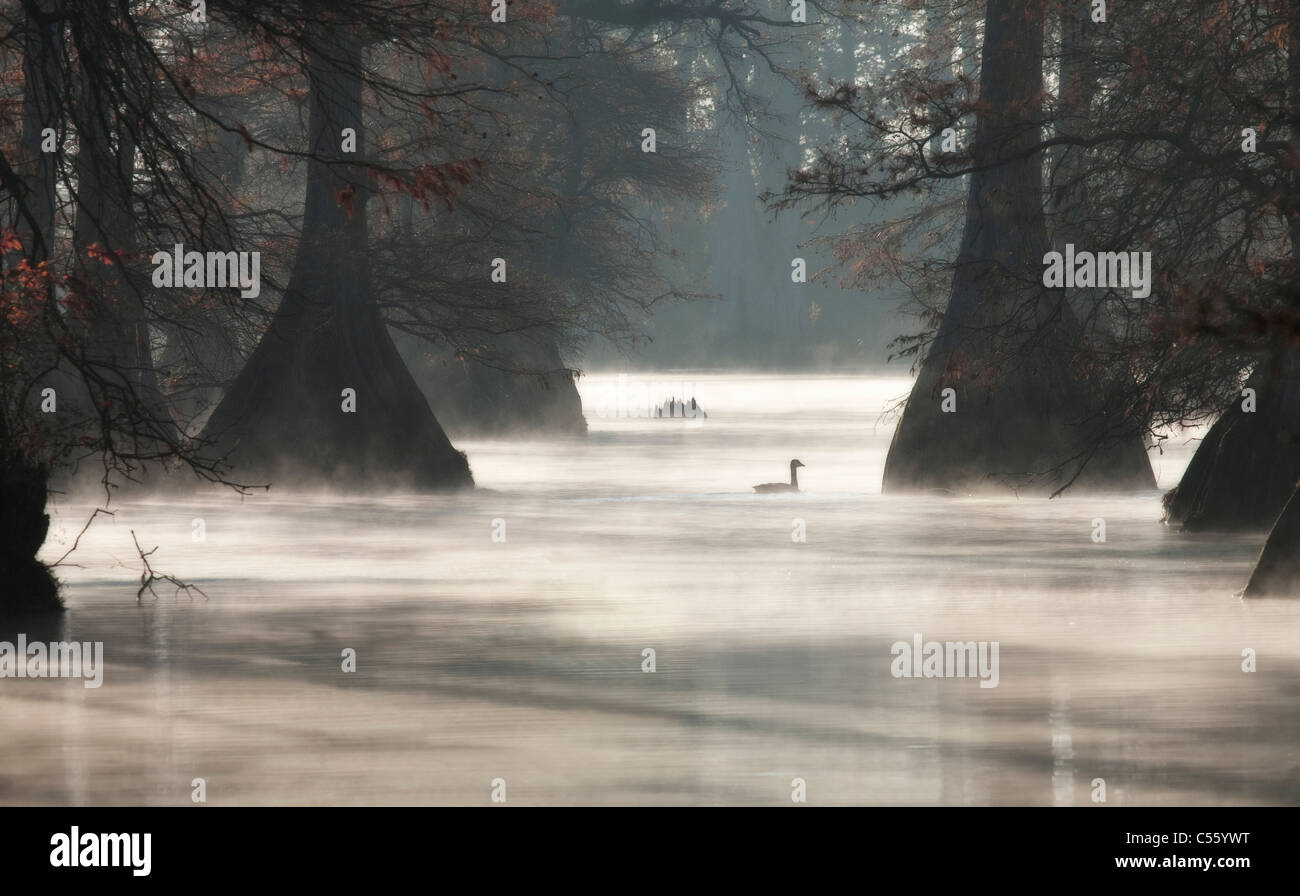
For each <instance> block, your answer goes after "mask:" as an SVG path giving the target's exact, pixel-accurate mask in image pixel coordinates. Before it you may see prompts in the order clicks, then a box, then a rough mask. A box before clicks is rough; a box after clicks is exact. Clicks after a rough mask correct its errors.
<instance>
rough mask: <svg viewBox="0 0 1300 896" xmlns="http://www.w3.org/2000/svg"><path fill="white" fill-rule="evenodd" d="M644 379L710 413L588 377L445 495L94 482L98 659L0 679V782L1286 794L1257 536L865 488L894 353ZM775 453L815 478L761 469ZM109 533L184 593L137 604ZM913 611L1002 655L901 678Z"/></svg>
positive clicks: (663, 793) (93, 624)
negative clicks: (869, 363)
mask: <svg viewBox="0 0 1300 896" xmlns="http://www.w3.org/2000/svg"><path fill="white" fill-rule="evenodd" d="M629 379H630V380H635V377H629ZM651 379H654V380H657V381H672V382H677V383H680V382H684V381H685V382H689V383H690V385H691V388H692V391H693V394H694V396H695V397H697V398H698V400H699V402H700V405H701V406H702V407H703V408H704V409H705V410H707V412H708V413H709V418H708V419H707V420H696V421H683V420H644V419H641V420H638V419H628V418H626V417H619V416H598V415H597V413H596V411H597V409H598V408H597V402H596V399H597V396H599V395H600V394H601V393H600V392H599V390H600V389H601V388H602V387H608V386H610V384H611V383H613V382H614V381H613V380H612V379H611V378H601V377H587V378H584V380H583V381H582V383H581V386H582V389H583V394H584V400H585V402H586V405H587V410H588V413H589V415H590V422H591V435H590V437H589V438H588V439H587V440H586V441H585V442H581V443H577V444H574V443H565V442H555V443H548V442H522V443H520V442H471V443H464V444H462V445H461V447H463V448H465V449H466V450H467V452H468V454H469V456H470V460H471V463H472V465H473V468H474V473H475V476H476V479H477V481H478V483H479V485H480V486H481V487H482V489H481V490H480V491H479V492H478V493H476V494H473V495H469V496H459V497H447V496H438V497H411V496H407V497H400V498H390V499H384V500H362V499H355V498H338V497H325V496H312V497H297V498H294V497H291V496H286V495H282V494H278V495H277V494H275V493H273V494H272V496H270V497H265V496H263V497H257V498H251V499H247V500H245V501H244V502H242V503H241V502H240V501H239V500H238V499H236V498H234V497H232V496H230V495H227V494H222V493H219V492H213V493H211V494H205V495H203V496H199V497H195V498H192V499H188V500H175V499H168V500H156V501H140V502H133V503H127V504H124V505H121V506H119V507H117V516H116V517H115V518H114V519H111V520H109V519H101V520H99V521H97V522H96V523H95V524H94V526H93V527H92V528H91V530H90V532H89V533H88V534H87V535H86V536H85V538H83V541H82V548H81V549H80V550H79V551H78V552H77V554H76V555H75V556H74V557H73V558H72V559H73V561H75V562H77V563H79V564H80V567H79V568H68V569H66V570H64V571H63V573H62V575H63V578H64V580H65V581H66V583H67V589H66V595H67V600H68V604H69V606H70V607H71V611H70V613H69V614H68V617H67V620H66V623H65V628H66V634H65V635H64V637H67V638H75V639H78V640H83V641H84V640H91V641H94V640H102V641H103V642H104V644H105V661H106V664H107V668H106V672H105V682H104V686H103V687H102V688H99V689H98V690H87V689H85V688H83V687H82V686H81V683H80V682H79V681H62V680H21V681H19V680H14V679H0V715H2V717H3V719H4V720H5V728H6V735H7V736H6V739H5V744H4V746H3V747H2V748H0V758H3V763H2V764H0V801H3V802H5V803H11V804H12V803H58V804H62V803H77V804H81V803H95V804H99V803H165V804H189V803H190V794H191V788H192V781H193V779H195V778H203V779H204V780H205V782H206V785H207V796H208V802H209V803H212V804H229V803H241V804H242V803H293V804H314V803H345V804H353V803H366V804H374V803H379V804H390V803H473V804H485V803H488V802H489V800H490V794H491V782H492V780H493V779H494V778H504V779H506V782H507V798H508V802H509V803H510V804H535V803H548V804H557V803H579V804H592V803H596V804H606V803H619V804H621V803H692V804H694V803H704V804H712V803H752V804H774V805H782V804H784V805H790V804H791V781H792V779H794V778H796V777H798V778H803V779H804V780H805V781H806V782H807V793H808V801H809V802H810V803H823V804H824V803H891V804H894V803H962V804H971V803H975V804H983V803H1030V804H1043V805H1053V804H1055V805H1090V804H1091V794H1092V793H1093V791H1094V786H1093V783H1092V782H1093V781H1094V779H1097V778H1101V779H1103V780H1104V781H1105V787H1106V797H1107V803H1108V804H1110V805H1126V804H1127V805H1131V804H1171V803H1198V804H1201V803H1233V804H1238V803H1296V802H1300V774H1297V758H1296V753H1295V748H1294V745H1295V743H1297V742H1298V741H1300V709H1298V707H1300V700H1298V699H1297V697H1300V647H1297V642H1296V639H1295V638H1294V632H1295V631H1297V628H1298V626H1300V603H1287V602H1280V601H1279V602H1252V603H1249V604H1246V603H1242V602H1241V601H1238V600H1236V599H1235V598H1234V596H1233V594H1234V592H1235V591H1236V590H1238V589H1239V588H1241V586H1242V585H1243V584H1244V582H1245V580H1246V576H1247V573H1248V570H1249V567H1250V564H1251V561H1252V560H1253V558H1254V555H1255V554H1256V553H1257V551H1258V548H1259V544H1258V539H1257V538H1254V537H1250V536H1233V537H1224V536H1218V535H1182V534H1178V533H1174V532H1170V531H1167V530H1166V529H1164V528H1163V527H1162V526H1161V525H1160V524H1159V523H1158V519H1159V509H1160V508H1159V493H1158V492H1151V493H1150V494H1142V495H1133V496H1119V497H1114V496H1111V497H1104V498H1087V497H1071V496H1066V497H1064V498H1061V499H1058V500H1055V501H1047V500H1038V499H1021V500H1016V499H1014V498H999V499H992V498H979V499H974V498H972V499H959V500H949V499H940V498H923V497H909V498H895V497H882V496H881V495H880V473H881V469H882V467H883V463H884V453H885V450H886V449H887V447H888V444H889V438H890V436H891V434H892V419H891V418H889V417H887V416H886V417H882V411H883V409H884V408H885V407H886V406H887V405H888V404H889V402H890V401H891V400H893V399H897V398H898V397H900V396H903V395H905V394H906V391H907V387H908V383H907V382H906V381H905V380H899V379H892V380H889V379H879V378H877V379H871V378H830V379H819V378H809V377H761V376H741V375H734V376H717V375H699V376H681V375H677V374H672V375H666V376H665V375H656V376H654V377H647V378H646V380H647V381H649V380H651ZM667 397H668V396H667V395H664V396H655V399H659V400H661V399H663V398H667ZM678 397H681V395H678ZM687 397H690V396H687ZM599 409H600V410H601V411H603V412H605V413H607V414H609V413H611V408H610V406H609V404H608V403H607V402H606V403H605V404H604V406H602V407H600V408H599ZM613 413H616V412H613ZM1192 447H1194V446H1192V445H1190V444H1186V443H1185V440H1184V441H1183V442H1182V443H1179V444H1175V445H1174V446H1173V448H1172V450H1169V452H1168V453H1167V454H1166V455H1164V456H1163V457H1160V458H1157V459H1156V463H1157V471H1158V473H1159V475H1160V478H1161V485H1162V486H1168V485H1170V484H1171V483H1173V482H1176V481H1177V477H1178V475H1179V474H1180V473H1181V469H1182V466H1183V465H1184V464H1185V463H1186V461H1187V457H1188V456H1189V454H1190V450H1191V448H1192ZM792 457H798V458H800V459H801V460H803V462H804V463H805V464H806V465H807V466H806V468H805V469H803V470H801V471H800V484H801V485H802V487H803V489H804V492H803V493H801V494H798V495H785V496H783V495H765V496H757V495H754V494H752V493H751V492H750V486H751V485H753V484H754V483H757V482H768V481H774V480H779V479H782V478H784V476H785V475H786V473H787V465H788V462H789V459H790V458H792ZM87 513H88V508H87V507H84V506H68V507H62V508H60V509H59V511H58V514H57V518H56V521H55V526H54V533H55V534H54V536H53V537H52V539H51V543H50V544H49V545H47V552H48V554H49V556H50V557H55V556H58V555H59V554H61V553H62V552H63V551H64V550H65V549H66V546H67V545H68V544H70V543H71V539H72V538H73V537H75V534H76V532H77V531H78V530H79V529H80V528H81V525H82V524H83V522H84V520H85V517H86V514H87ZM1096 517H1102V518H1104V519H1105V520H1106V539H1107V540H1106V542H1105V543H1103V544H1097V543H1094V542H1093V541H1092V539H1091V535H1092V532H1093V526H1092V520H1093V519H1094V518H1096ZM195 519H202V520H203V521H204V529H205V532H206V540H204V541H202V542H196V541H194V540H193V537H192V533H193V531H194V526H193V521H194V520H195ZM496 520H500V521H504V525H503V526H502V524H500V523H498V524H496V525H494V521H496ZM798 521H802V526H803V528H804V529H805V530H806V542H803V543H799V542H797V541H795V540H793V539H792V533H794V532H795V531H796V529H797V528H798V526H799V522H798ZM131 529H134V530H135V531H136V532H137V534H139V536H140V539H141V542H142V543H143V544H145V545H146V547H151V546H153V545H155V544H156V545H158V546H159V549H158V552H157V554H156V555H155V556H154V560H155V565H156V567H157V568H159V569H161V570H165V571H168V572H175V573H177V574H180V575H183V576H184V577H186V578H188V579H191V580H194V581H196V582H197V583H199V584H200V585H202V587H203V588H204V590H205V591H206V592H207V595H208V598H207V599H206V600H205V599H204V598H202V597H196V598H194V599H189V598H186V597H180V598H174V597H173V596H172V595H171V594H170V592H168V591H166V590H162V592H161V593H162V595H163V596H161V597H160V598H158V599H157V600H153V599H149V598H146V600H145V601H144V602H143V604H141V605H140V606H137V605H136V603H135V599H134V598H135V588H136V586H137V585H138V576H139V567H138V562H137V561H136V560H135V552H134V548H133V546H132V544H131V538H130V534H129V531H130V530H131ZM502 530H504V533H505V541H504V542H501V541H499V540H498V541H494V540H493V538H492V534H493V532H494V531H498V532H500V531H502ZM916 633H922V634H923V635H924V637H925V638H926V639H927V640H930V639H934V640H940V641H943V640H960V641H970V640H974V641H979V640H989V641H998V642H999V643H1000V645H1001V650H1000V659H1001V668H1000V676H999V685H998V687H996V688H990V689H982V688H980V687H979V686H978V682H977V681H976V680H975V679H973V678H966V679H959V678H930V679H927V678H905V679H896V678H893V677H892V676H891V674H890V662H891V654H890V645H891V644H892V643H893V642H894V641H898V640H907V641H910V640H911V639H912V638H913V636H914V635H915V634H916ZM346 648H352V649H354V650H355V651H356V656H357V665H356V671H355V672H353V673H345V672H343V671H341V664H342V659H341V657H342V652H343V651H344V650H345V649H346ZM645 648H652V649H653V650H654V651H655V669H656V671H654V672H653V673H648V672H643V671H642V663H643V659H642V657H643V650H645ZM1246 648H1251V649H1254V650H1255V651H1256V653H1257V655H1258V671H1256V672H1254V673H1245V672H1243V671H1242V669H1241V663H1242V659H1241V657H1242V651H1243V649H1246Z"/></svg>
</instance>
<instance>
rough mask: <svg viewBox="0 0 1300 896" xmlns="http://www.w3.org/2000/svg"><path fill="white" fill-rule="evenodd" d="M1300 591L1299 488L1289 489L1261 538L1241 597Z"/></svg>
mask: <svg viewBox="0 0 1300 896" xmlns="http://www.w3.org/2000/svg"><path fill="white" fill-rule="evenodd" d="M1298 594H1300V488H1296V489H1295V490H1293V491H1292V493H1291V497H1290V499H1289V500H1288V501H1287V502H1286V505H1285V506H1284V507H1283V508H1282V512H1281V514H1279V515H1278V518H1277V521H1276V522H1275V523H1274V524H1273V529H1272V531H1271V532H1269V534H1268V541H1266V542H1264V550H1262V551H1261V552H1260V555H1259V560H1258V561H1256V563H1255V571H1254V572H1253V573H1252V574H1251V576H1250V583H1249V584H1248V585H1247V586H1246V591H1245V593H1244V594H1243V596H1244V597H1293V596H1296V595H1298Z"/></svg>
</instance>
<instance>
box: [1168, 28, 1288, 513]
mask: <svg viewBox="0 0 1300 896" xmlns="http://www.w3.org/2000/svg"><path fill="white" fill-rule="evenodd" d="M1288 17H1289V23H1288V24H1289V25H1290V33H1291V34H1292V35H1293V36H1294V35H1298V34H1300V2H1292V3H1291V4H1290V8H1289V10H1288ZM1290 47H1291V49H1289V50H1288V56H1287V71H1288V74H1287V78H1288V81H1289V95H1288V102H1289V104H1290V108H1291V120H1292V122H1300V51H1298V50H1297V49H1296V44H1295V41H1294V40H1292V41H1291V42H1290ZM1292 141H1293V143H1294V142H1300V132H1297V131H1296V128H1295V125H1294V124H1293V132H1292ZM1291 184H1292V186H1291V190H1290V195H1289V196H1288V197H1284V200H1283V202H1284V205H1283V207H1282V209H1281V211H1282V216H1283V218H1284V219H1285V220H1286V224H1287V229H1288V233H1289V235H1290V239H1291V258H1292V261H1293V264H1294V265H1295V266H1296V268H1300V212H1298V211H1297V209H1296V208H1295V205H1294V203H1295V202H1296V201H1297V200H1296V197H1297V196H1300V174H1298V173H1297V172H1292V175H1291ZM1286 203H1290V204H1291V206H1290V207H1289V208H1288V207H1287V205H1286ZM1271 348H1272V351H1271V354H1270V356H1269V358H1268V359H1267V360H1266V361H1264V362H1262V363H1260V364H1259V366H1257V367H1256V368H1255V370H1254V372H1253V373H1252V374H1251V376H1250V378H1249V379H1248V380H1247V381H1246V387H1247V388H1249V389H1254V390H1255V410H1254V411H1253V412H1250V411H1247V410H1246V409H1245V407H1243V404H1244V399H1237V400H1236V401H1234V402H1233V403H1232V405H1231V406H1229V407H1228V409H1227V410H1226V411H1224V413H1223V416H1221V417H1220V418H1219V419H1218V420H1216V421H1215V422H1214V425H1213V426H1212V427H1210V431H1209V432H1208V433H1206V435H1205V439H1204V440H1203V441H1202V442H1201V444H1200V445H1199V446H1198V447H1197V449H1196V454H1194V455H1193V456H1192V460H1191V463H1189V464H1188V465H1187V470H1186V471H1185V472H1184V473H1183V478H1182V480H1181V481H1180V482H1179V483H1178V487H1177V488H1176V489H1173V490H1172V491H1170V493H1169V494H1168V495H1166V496H1165V508H1166V516H1165V518H1166V521H1168V522H1170V523H1172V524H1175V525H1181V526H1183V527H1184V528H1187V529H1202V530H1204V529H1225V530H1231V529H1266V528H1268V527H1269V526H1272V525H1273V524H1274V521H1275V520H1278V514H1279V513H1281V512H1282V508H1283V506H1284V505H1285V504H1286V503H1287V499H1288V498H1289V497H1290V496H1291V493H1292V492H1293V491H1294V490H1295V484H1296V481H1297V480H1300V356H1298V355H1297V352H1296V349H1295V347H1294V346H1292V345H1290V344H1287V343H1286V342H1285V341H1283V340H1280V339H1279V340H1278V342H1277V344H1275V345H1273V346H1272V347H1271ZM1292 503H1295V502H1294V501H1292Z"/></svg>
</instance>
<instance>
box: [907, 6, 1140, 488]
mask: <svg viewBox="0 0 1300 896" xmlns="http://www.w3.org/2000/svg"><path fill="white" fill-rule="evenodd" d="M1044 14H1045V13H1044V8H1043V5H1042V4H1041V3H1040V2H1038V0H989V3H988V7H987V12H986V19H985V26H984V28H985V30H984V46H983V53H982V61H981V66H980V83H981V88H980V91H981V100H982V103H983V108H982V110H981V111H980V112H979V114H978V116H977V119H976V129H975V135H974V143H973V144H972V148H971V152H972V156H973V160H974V162H975V165H976V166H977V167H978V168H979V169H980V170H977V171H976V172H975V173H974V174H972V175H971V177H970V183H969V189H968V195H967V207H966V222H965V229H964V232H963V235H962V245H961V250H960V252H959V254H958V258H957V269H956V272H955V274H954V276H953V285H952V294H951V297H950V299H949V302H948V307H947V311H946V314H945V316H944V319H943V321H942V322H941V324H940V326H939V330H938V333H937V335H936V338H935V341H934V343H933V344H932V345H931V346H930V350H929V353H928V354H927V356H926V358H925V360H924V361H923V362H922V365H921V369H920V373H919V375H918V378H917V381H916V383H915V385H914V386H913V389H912V394H911V397H910V399H909V401H908V403H907V407H906V410H905V412H904V414H903V418H902V420H901V421H900V422H899V426H898V429H897V431H896V432H895V433H894V441H893V444H892V445H891V446H890V451H889V455H888V457H887V459H886V462H885V477H884V490H885V491H886V492H900V491H912V490H924V489H944V490H953V491H966V490H970V489H973V488H979V487H987V486H1001V487H1007V486H1010V487H1013V488H1022V487H1028V488H1035V489H1037V488H1041V489H1043V490H1045V491H1054V490H1056V489H1058V488H1060V487H1062V486H1065V485H1067V484H1070V483H1073V484H1074V485H1075V486H1078V487H1089V488H1115V489H1137V488H1153V487H1154V486H1155V480H1154V477H1153V476H1152V473H1151V465H1150V463H1149V461H1148V460H1147V457H1146V452H1145V449H1144V448H1143V446H1142V442H1141V438H1140V435H1139V430H1138V427H1137V426H1136V425H1135V424H1133V423H1132V422H1131V421H1127V420H1124V419H1119V418H1118V417H1116V416H1115V415H1113V414H1112V415H1108V414H1107V413H1106V412H1105V405H1104V402H1103V400H1102V395H1101V392H1102V390H1103V388H1104V387H1102V386H1100V385H1098V384H1097V383H1096V382H1093V381H1092V379H1091V376H1092V375H1091V374H1085V373H1082V372H1080V371H1079V370H1077V369H1076V368H1075V365H1074V362H1073V359H1074V358H1075V356H1076V354H1077V352H1078V350H1079V348H1080V345H1081V342H1080V340H1081V334H1080V328H1079V325H1078V322H1077V319H1076V318H1075V316H1074V315H1073V314H1072V313H1071V311H1070V308H1069V306H1068V303H1067V302H1066V300H1065V296H1064V292H1063V291H1060V290H1057V291H1051V290H1046V289H1045V288H1044V287H1043V286H1042V272H1043V256H1044V254H1045V253H1046V251H1047V249H1048V245H1049V243H1048V237H1047V227H1046V222H1045V219H1044V214H1043V207H1042V204H1043V198H1044V197H1043V179H1042V160H1041V158H1040V154H1038V153H1035V152H1033V151H1032V147H1033V146H1034V145H1036V144H1037V143H1038V141H1039V139H1040V124H1039V122H1040V120H1041V104H1042V99H1041V96H1042V88H1043V75H1042V61H1043V35H1044V24H1043V18H1044ZM946 389H952V390H953V394H952V396H951V397H954V398H955V401H956V405H955V408H956V409H955V411H954V412H951V413H948V412H945V410H944V405H943V402H942V399H943V397H944V390H946Z"/></svg>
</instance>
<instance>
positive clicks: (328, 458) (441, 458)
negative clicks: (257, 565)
mask: <svg viewBox="0 0 1300 896" xmlns="http://www.w3.org/2000/svg"><path fill="white" fill-rule="evenodd" d="M308 74H309V82H310V87H309V93H310V96H309V101H310V104H311V114H310V125H309V127H310V146H311V149H312V158H311V160H310V161H309V163H308V174H307V201H306V208H305V212H304V218H303V233H302V242H301V244H300V245H299V247H298V252H297V255H296V257H295V259H294V265H293V268H292V270H291V272H290V276H289V283H288V285H287V287H286V289H285V294H284V297H283V299H282V300H281V302H280V306H279V308H278V309H277V311H276V314H275V316H274V318H273V320H272V322H271V325H270V328H269V329H268V331H267V333H266V334H265V336H263V338H262V340H261V342H260V343H259V344H258V346H257V348H256V349H255V350H254V352H253V354H252V356H251V357H250V358H249V361H248V363H247V364H246V365H245V367H244V369H243V370H242V371H240V374H239V376H238V377H237V378H236V379H235V382H234V384H233V385H232V386H231V389H230V391H229V392H228V393H227V394H226V396H225V398H224V399H222V401H221V403H220V404H219V405H218V406H217V408H216V410H215V411H214V412H213V414H212V417H211V418H210V419H209V421H208V424H207V426H206V428H205V430H204V433H205V437H206V438H208V439H210V440H211V441H212V443H213V445H214V447H215V449H216V451H217V452H218V453H219V455H220V456H222V457H224V458H225V459H226V461H227V462H228V463H229V464H230V465H231V467H232V470H233V471H234V473H235V474H236V478H239V479H241V480H242V481H245V482H250V481H254V480H256V481H259V482H260V481H264V480H270V481H275V482H286V481H288V482H296V483H299V484H308V485H328V486H330V487H332V488H336V489H344V490H361V489H366V488H374V487H388V488H416V489H446V488H458V487H468V486H471V485H472V484H473V480H472V478H471V476H470V472H469V464H468V463H467V461H466V459H465V456H464V454H462V453H461V452H459V451H457V450H455V448H453V447H452V445H451V442H450V441H449V440H448V439H447V436H446V434H445V433H444V432H443V429H442V427H441V426H440V425H439V424H438V421H437V419H436V418H435V417H434V415H433V412H432V411H431V410H430V409H429V405H428V402H426V401H425V398H424V396H423V395H422V394H421V393H420V389H419V387H418V386H417V385H416V383H415V381H414V379H412V377H411V374H410V371H408V370H407V368H406V365H405V364H404V363H403V362H402V359H401V357H400V356H399V355H398V352H397V349H396V348H395V347H394V345H393V341H392V338H391V337H390V336H389V333H388V330H387V328H386V327H385V326H384V323H383V320H382V319H381V316H380V313H379V309H378V306H377V304H376V302H375V300H374V296H373V295H372V293H371V289H370V268H369V256H368V253H367V230H368V228H367V220H366V198H367V194H368V192H369V185H368V182H367V178H366V176H365V172H364V170H363V169H362V168H361V167H360V166H358V165H356V164H354V163H353V161H352V160H353V158H356V157H363V154H364V152H365V149H364V128H363V121H362V116H363V107H362V45H361V40H360V37H359V36H358V35H357V34H355V33H352V32H350V31H349V30H348V29H346V28H343V27H339V26H336V25H332V24H330V23H329V22H328V21H324V22H322V23H321V24H320V25H319V26H318V27H317V38H316V40H315V41H314V42H313V47H312V50H311V53H310V57H309V71H308ZM344 128H354V129H355V130H356V134H357V155H356V156H349V155H345V154H343V153H342V151H341V143H342V131H343V129H344ZM348 389H351V390H354V395H355V411H354V412H347V411H346V410H345V406H344V390H348Z"/></svg>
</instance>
